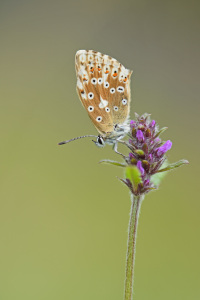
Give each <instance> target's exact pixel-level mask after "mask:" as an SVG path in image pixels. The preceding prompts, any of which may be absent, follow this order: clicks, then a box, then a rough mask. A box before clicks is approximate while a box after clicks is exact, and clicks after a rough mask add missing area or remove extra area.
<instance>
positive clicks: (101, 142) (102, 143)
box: [92, 135, 105, 148]
mask: <svg viewBox="0 0 200 300" xmlns="http://www.w3.org/2000/svg"><path fill="white" fill-rule="evenodd" d="M92 141H93V140H92ZM93 142H94V143H95V145H96V146H97V147H100V148H103V147H104V146H105V140H104V138H103V137H102V136H101V135H98V137H97V140H96V141H93Z"/></svg>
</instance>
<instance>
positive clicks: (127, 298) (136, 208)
mask: <svg viewBox="0 0 200 300" xmlns="http://www.w3.org/2000/svg"><path fill="white" fill-rule="evenodd" d="M142 200H143V196H134V195H133V194H131V213H130V221H129V231H128V248H127V256H126V277H125V294H124V300H132V299H133V279H134V265H135V246H136V236H137V227H138V218H139V213H140V207H141V202H142Z"/></svg>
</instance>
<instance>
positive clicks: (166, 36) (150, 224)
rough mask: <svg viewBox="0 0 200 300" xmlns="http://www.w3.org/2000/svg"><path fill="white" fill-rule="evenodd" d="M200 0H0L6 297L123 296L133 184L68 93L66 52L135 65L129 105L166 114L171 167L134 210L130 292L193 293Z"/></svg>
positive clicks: (156, 297)
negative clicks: (126, 182) (175, 165)
mask: <svg viewBox="0 0 200 300" xmlns="http://www.w3.org/2000/svg"><path fill="white" fill-rule="evenodd" d="M199 8H200V5H199V1H180V0H175V1H156V0H150V1H144V0H143V1H141V0H140V1H139V0H137V1H131V0H129V1H119V0H115V1H114V0H112V1H104V0H102V1H91V0H85V1H63V0H57V1H51V0H49V1H47V0H40V1H38V0H36V1H31V0H29V1H27V0H24V1H22V0H18V1H14V0H5V1H4V0H1V1H0V39H1V43H0V45H1V46H0V61H1V64H0V65H1V68H0V84H1V88H0V99H1V100H0V120H1V170H0V176H1V180H0V238H1V246H0V266H1V267H0V282H1V284H0V285H1V287H0V299H2V300H11V299H14V300H18V299H20V300H27V299H28V300H36V299H37V300H46V299H48V300H54V299H59V300H64V299H70V300H76V299H82V300H84V299H87V300H89V299H95V300H102V299H104V300H112V299H115V300H121V299H123V290H124V274H125V257H126V243H127V227H128V220H129V210H130V199H129V192H128V189H127V188H126V187H125V186H123V185H122V184H121V183H120V182H119V181H118V180H117V178H116V176H119V177H122V176H123V170H122V169H120V168H116V167H110V166H107V165H105V166H104V165H99V164H98V162H99V161H100V160H101V159H105V158H107V159H114V160H117V159H119V158H118V156H117V155H116V154H115V153H114V152H113V151H112V149H111V147H109V146H107V147H106V148H104V149H99V148H97V147H95V145H94V144H93V143H92V142H91V141H90V139H85V140H80V141H79V142H74V143H72V144H69V145H65V146H62V147H58V146H57V143H58V142H60V141H63V140H65V139H69V138H72V137H76V136H80V135H84V134H96V130H95V128H94V127H93V125H92V123H91V121H90V120H89V118H88V116H87V113H86V112H85V111H84V108H83V107H82V105H81V103H80V101H79V99H78V96H77V94H76V76H75V68H74V56H75V53H76V51H77V50H79V49H93V50H96V51H100V52H102V53H104V54H109V55H111V56H113V57H114V58H116V59H118V60H119V61H120V62H121V63H123V64H124V65H125V66H126V67H127V68H130V69H132V70H133V76H132V83H131V89H132V107H131V117H132V118H133V117H134V112H137V113H139V114H142V113H144V112H148V113H151V114H152V118H153V119H155V120H156V121H157V122H158V123H159V124H160V126H168V128H169V129H168V131H167V132H165V133H164V135H163V138H164V139H166V140H167V139H171V140H172V141H173V147H172V149H171V150H170V152H169V160H170V162H175V161H177V160H179V159H183V158H185V159H188V160H189V161H190V165H188V166H184V167H182V168H180V169H177V170H175V171H174V172H172V173H170V174H168V175H167V176H166V178H165V180H164V181H163V183H162V185H161V187H160V189H159V190H158V191H156V192H152V193H151V194H149V195H147V197H146V199H145V201H144V202H143V205H142V211H141V215H140V222H139V230H138V239H137V253H136V268H135V285H134V293H135V298H134V299H137V300H143V299H148V300H151V299H152V300H160V299H162V300H168V299H176V300H177V299H181V300H186V299H192V300H195V299H199V298H200V288H199V282H200V273H199V267H200V258H199V253H200V240H199V229H200V221H199V209H200V201H199V186H198V184H199V167H198V165H197V158H198V155H199V147H200V142H199V138H198V137H199V112H200V110H199V109H200V105H199V70H200V61H199V50H200V49H199V46H200V40H199V25H200V21H199Z"/></svg>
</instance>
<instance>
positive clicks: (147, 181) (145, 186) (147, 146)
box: [122, 114, 187, 195]
mask: <svg viewBox="0 0 200 300" xmlns="http://www.w3.org/2000/svg"><path fill="white" fill-rule="evenodd" d="M166 129H167V128H166V127H164V128H162V129H160V130H159V127H158V125H157V123H156V121H155V120H151V119H150V115H148V114H144V115H142V116H139V115H137V114H136V120H135V121H130V137H131V138H130V139H129V143H128V144H127V146H128V148H129V149H130V150H131V152H130V153H129V156H128V157H125V160H126V163H127V167H128V168H129V169H130V170H129V172H127V173H126V174H128V175H127V178H126V179H125V180H122V181H123V182H124V183H125V184H126V185H127V186H128V187H129V188H130V190H131V192H132V193H134V194H135V195H139V194H144V193H147V192H149V191H150V190H152V189H156V188H157V186H156V185H155V184H154V183H153V180H152V176H153V175H155V174H156V173H159V172H162V171H167V170H170V169H171V168H170V166H172V165H168V167H167V168H164V169H162V168H161V167H162V165H163V163H164V162H165V161H166V153H167V151H169V150H170V149H171V147H172V142H171V141H170V140H168V141H166V142H163V141H162V140H161V139H160V137H159V136H160V134H161V133H162V132H163V131H164V130H166ZM184 163H187V161H183V160H182V161H180V162H178V163H176V164H174V165H173V168H174V167H175V165H176V166H179V165H182V164H184ZM135 168H137V169H138V170H139V173H137V172H136V171H135ZM131 172H132V173H131ZM137 174H139V175H138V176H139V177H140V179H139V180H138V179H137V183H136V182H135V178H136V177H137Z"/></svg>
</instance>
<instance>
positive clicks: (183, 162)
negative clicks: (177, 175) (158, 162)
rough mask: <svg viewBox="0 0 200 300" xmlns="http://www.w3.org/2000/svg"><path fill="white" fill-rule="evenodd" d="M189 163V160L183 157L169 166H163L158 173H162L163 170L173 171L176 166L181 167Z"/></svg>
mask: <svg viewBox="0 0 200 300" xmlns="http://www.w3.org/2000/svg"><path fill="white" fill-rule="evenodd" d="M186 164H189V161H188V160H186V159H181V160H179V161H177V162H175V163H173V164H169V165H168V166H166V167H165V168H162V169H160V170H158V171H157V173H158V172H159V173H161V172H165V171H171V170H173V169H175V168H178V167H181V166H182V165H186Z"/></svg>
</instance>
